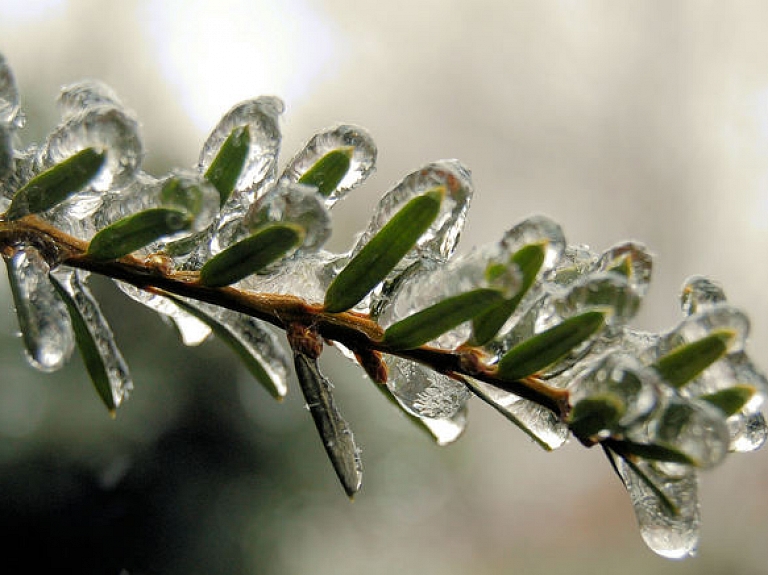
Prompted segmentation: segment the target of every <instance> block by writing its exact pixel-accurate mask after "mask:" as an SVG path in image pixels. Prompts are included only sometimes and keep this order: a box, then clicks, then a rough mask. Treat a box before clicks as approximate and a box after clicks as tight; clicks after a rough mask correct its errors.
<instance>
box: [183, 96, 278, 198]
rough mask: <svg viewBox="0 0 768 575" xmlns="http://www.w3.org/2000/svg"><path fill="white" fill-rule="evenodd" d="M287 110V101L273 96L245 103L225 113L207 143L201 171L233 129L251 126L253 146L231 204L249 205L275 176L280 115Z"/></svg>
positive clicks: (200, 161)
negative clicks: (285, 102)
mask: <svg viewBox="0 0 768 575" xmlns="http://www.w3.org/2000/svg"><path fill="white" fill-rule="evenodd" d="M283 109H284V105H283V102H282V101H281V100H279V99H278V98H274V97H272V96H262V97H259V98H256V99H254V100H246V101H245V102H241V103H239V104H237V105H235V106H234V107H233V108H231V109H230V110H229V111H228V112H227V113H226V114H224V116H223V117H222V118H221V120H219V123H218V124H217V125H216V127H215V128H214V129H213V131H211V133H210V135H209V136H208V138H207V139H206V141H205V144H203V149H202V151H201V152H200V159H199V162H198V168H199V170H200V173H205V171H206V170H207V169H208V167H209V166H210V165H211V162H213V160H214V158H215V157H216V155H217V154H218V153H219V149H220V148H221V145H222V144H223V143H224V141H225V140H226V139H227V138H228V137H229V135H230V134H231V133H232V130H234V129H235V128H237V127H239V126H248V129H249V132H250V140H251V143H250V149H249V152H248V156H247V158H246V160H245V165H244V166H243V171H242V172H241V173H240V177H239V178H238V180H237V183H236V184H235V189H234V192H233V194H232V197H230V200H229V202H227V203H228V204H232V203H234V204H235V205H237V204H239V205H240V206H241V207H242V206H246V207H247V206H248V205H249V204H250V203H251V202H253V200H254V199H256V197H257V196H258V193H259V190H261V189H262V188H263V185H264V184H265V183H266V182H269V181H272V180H274V179H275V174H276V164H277V154H278V151H279V149H280V138H281V135H280V127H279V125H278V118H279V116H280V114H282V113H283ZM241 196H242V197H241ZM225 211H226V208H225Z"/></svg>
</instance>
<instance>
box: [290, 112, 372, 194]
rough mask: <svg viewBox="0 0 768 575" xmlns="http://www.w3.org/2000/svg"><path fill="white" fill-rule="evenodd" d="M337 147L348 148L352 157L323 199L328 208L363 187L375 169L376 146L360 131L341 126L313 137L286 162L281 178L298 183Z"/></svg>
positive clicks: (352, 127)
mask: <svg viewBox="0 0 768 575" xmlns="http://www.w3.org/2000/svg"><path fill="white" fill-rule="evenodd" d="M339 148H351V149H352V157H351V159H350V165H349V170H348V171H347V174H346V175H345V176H344V178H343V179H342V180H341V182H339V185H338V186H337V187H336V189H335V190H334V191H333V193H331V194H330V195H329V196H328V197H327V198H325V205H326V206H327V207H328V208H330V207H331V206H333V205H334V204H335V203H336V202H337V201H339V200H340V199H341V198H343V197H344V196H345V195H346V194H347V193H348V192H349V191H350V190H352V189H354V188H356V187H357V186H359V185H360V184H362V183H363V182H364V181H365V180H366V179H367V178H368V176H370V175H371V174H372V173H373V171H374V169H375V167H376V144H375V143H374V142H373V139H372V138H371V136H370V135H369V134H368V132H367V131H366V130H364V129H363V128H360V127H359V126H351V125H348V124H342V125H339V126H334V127H332V128H328V129H326V130H323V131H322V132H319V133H317V134H315V135H314V136H312V138H311V139H310V140H309V142H307V143H306V145H305V146H304V148H303V149H302V150H301V151H300V152H299V153H298V154H296V155H295V156H294V157H293V158H292V159H291V161H290V162H288V165H287V166H286V167H285V170H284V171H283V173H282V176H281V177H280V179H281V180H285V181H287V182H297V181H298V180H299V178H301V176H303V175H304V174H305V173H306V172H307V171H308V170H309V169H310V168H311V167H312V166H314V165H315V163H316V162H317V161H318V160H319V159H320V158H322V157H323V156H325V155H326V154H327V153H329V152H331V151H333V150H338V149H339Z"/></svg>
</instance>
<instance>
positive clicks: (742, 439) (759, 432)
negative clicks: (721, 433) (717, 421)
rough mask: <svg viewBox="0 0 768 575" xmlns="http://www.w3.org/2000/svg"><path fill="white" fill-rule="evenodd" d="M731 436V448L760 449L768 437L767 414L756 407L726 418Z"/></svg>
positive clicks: (739, 449)
mask: <svg viewBox="0 0 768 575" xmlns="http://www.w3.org/2000/svg"><path fill="white" fill-rule="evenodd" d="M726 423H727V424H728V433H729V435H730V437H731V443H730V445H729V450H730V451H734V452H736V453H749V452H750V451H755V450H757V449H760V448H761V447H762V446H763V444H765V440H766V439H767V438H768V424H766V421H765V416H764V415H763V414H762V412H760V411H757V410H756V409H745V410H744V411H742V412H741V413H738V414H736V415H734V416H732V417H729V418H728V419H727V420H726Z"/></svg>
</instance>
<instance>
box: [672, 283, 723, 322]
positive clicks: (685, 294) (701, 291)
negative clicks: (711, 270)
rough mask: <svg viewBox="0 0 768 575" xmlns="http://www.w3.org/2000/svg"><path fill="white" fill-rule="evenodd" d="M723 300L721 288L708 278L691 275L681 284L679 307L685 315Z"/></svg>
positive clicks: (702, 309) (703, 309)
mask: <svg viewBox="0 0 768 575" xmlns="http://www.w3.org/2000/svg"><path fill="white" fill-rule="evenodd" d="M723 302H725V292H723V288H722V287H720V285H718V284H717V283H715V282H714V281H712V280H711V279H709V278H705V277H703V276H693V277H690V278H688V279H687V280H686V281H685V284H683V289H682V293H681V294H680V307H681V308H682V310H683V313H684V314H685V315H693V314H695V313H698V312H700V311H705V310H706V309H709V308H710V307H712V306H713V305H716V304H719V303H723Z"/></svg>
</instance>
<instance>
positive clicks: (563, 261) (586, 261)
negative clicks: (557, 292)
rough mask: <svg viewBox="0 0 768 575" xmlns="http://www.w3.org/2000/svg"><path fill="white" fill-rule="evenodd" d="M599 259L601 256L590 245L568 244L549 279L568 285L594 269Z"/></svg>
mask: <svg viewBox="0 0 768 575" xmlns="http://www.w3.org/2000/svg"><path fill="white" fill-rule="evenodd" d="M598 260H599V256H598V255H597V254H596V253H595V252H593V251H592V250H591V249H589V247H588V246H584V245H578V246H567V247H566V248H565V250H564V251H563V254H562V256H561V257H560V259H559V260H558V261H557V264H556V265H555V267H554V268H553V269H552V271H551V272H550V273H549V274H548V277H547V279H548V280H549V281H552V282H554V283H556V284H560V285H567V284H569V283H571V282H573V281H575V280H577V279H578V278H580V277H581V276H582V275H584V274H585V273H589V272H590V271H593V270H594V268H595V266H596V265H597V262H598Z"/></svg>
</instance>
